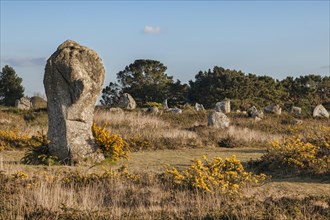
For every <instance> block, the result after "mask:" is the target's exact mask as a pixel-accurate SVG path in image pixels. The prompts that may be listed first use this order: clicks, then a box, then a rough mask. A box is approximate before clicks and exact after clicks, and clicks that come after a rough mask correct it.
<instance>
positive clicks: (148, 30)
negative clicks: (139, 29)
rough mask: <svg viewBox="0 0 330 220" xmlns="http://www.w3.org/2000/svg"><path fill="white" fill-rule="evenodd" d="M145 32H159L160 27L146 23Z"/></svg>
mask: <svg viewBox="0 0 330 220" xmlns="http://www.w3.org/2000/svg"><path fill="white" fill-rule="evenodd" d="M143 31H144V33H146V34H159V33H160V27H158V26H157V27H153V26H148V25H146V26H145V27H144V30H143Z"/></svg>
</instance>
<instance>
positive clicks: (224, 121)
mask: <svg viewBox="0 0 330 220" xmlns="http://www.w3.org/2000/svg"><path fill="white" fill-rule="evenodd" d="M207 119H208V123H207V124H208V126H210V127H214V128H228V127H229V118H228V117H227V116H226V115H225V114H224V113H222V112H217V111H212V112H210V114H209V115H208V117H207Z"/></svg>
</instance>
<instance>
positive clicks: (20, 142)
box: [0, 129, 31, 150]
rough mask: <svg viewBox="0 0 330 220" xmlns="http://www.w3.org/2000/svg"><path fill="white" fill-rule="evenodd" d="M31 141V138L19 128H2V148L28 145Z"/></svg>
mask: <svg viewBox="0 0 330 220" xmlns="http://www.w3.org/2000/svg"><path fill="white" fill-rule="evenodd" d="M30 141H31V138H30V137H29V136H28V135H26V134H24V133H22V132H20V131H19V130H18V129H14V130H9V129H8V130H0V150H1V149H2V150H4V149H11V148H23V147H28V146H29V145H30V143H29V142H30Z"/></svg>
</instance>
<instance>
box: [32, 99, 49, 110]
mask: <svg viewBox="0 0 330 220" xmlns="http://www.w3.org/2000/svg"><path fill="white" fill-rule="evenodd" d="M30 100H31V104H32V108H33V109H44V108H47V101H46V100H44V99H43V98H41V97H39V96H33V97H31V99H30Z"/></svg>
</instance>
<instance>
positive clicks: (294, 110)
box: [291, 106, 301, 115]
mask: <svg viewBox="0 0 330 220" xmlns="http://www.w3.org/2000/svg"><path fill="white" fill-rule="evenodd" d="M291 114H294V115H300V114H301V108H299V107H297V106H292V108H291Z"/></svg>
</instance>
